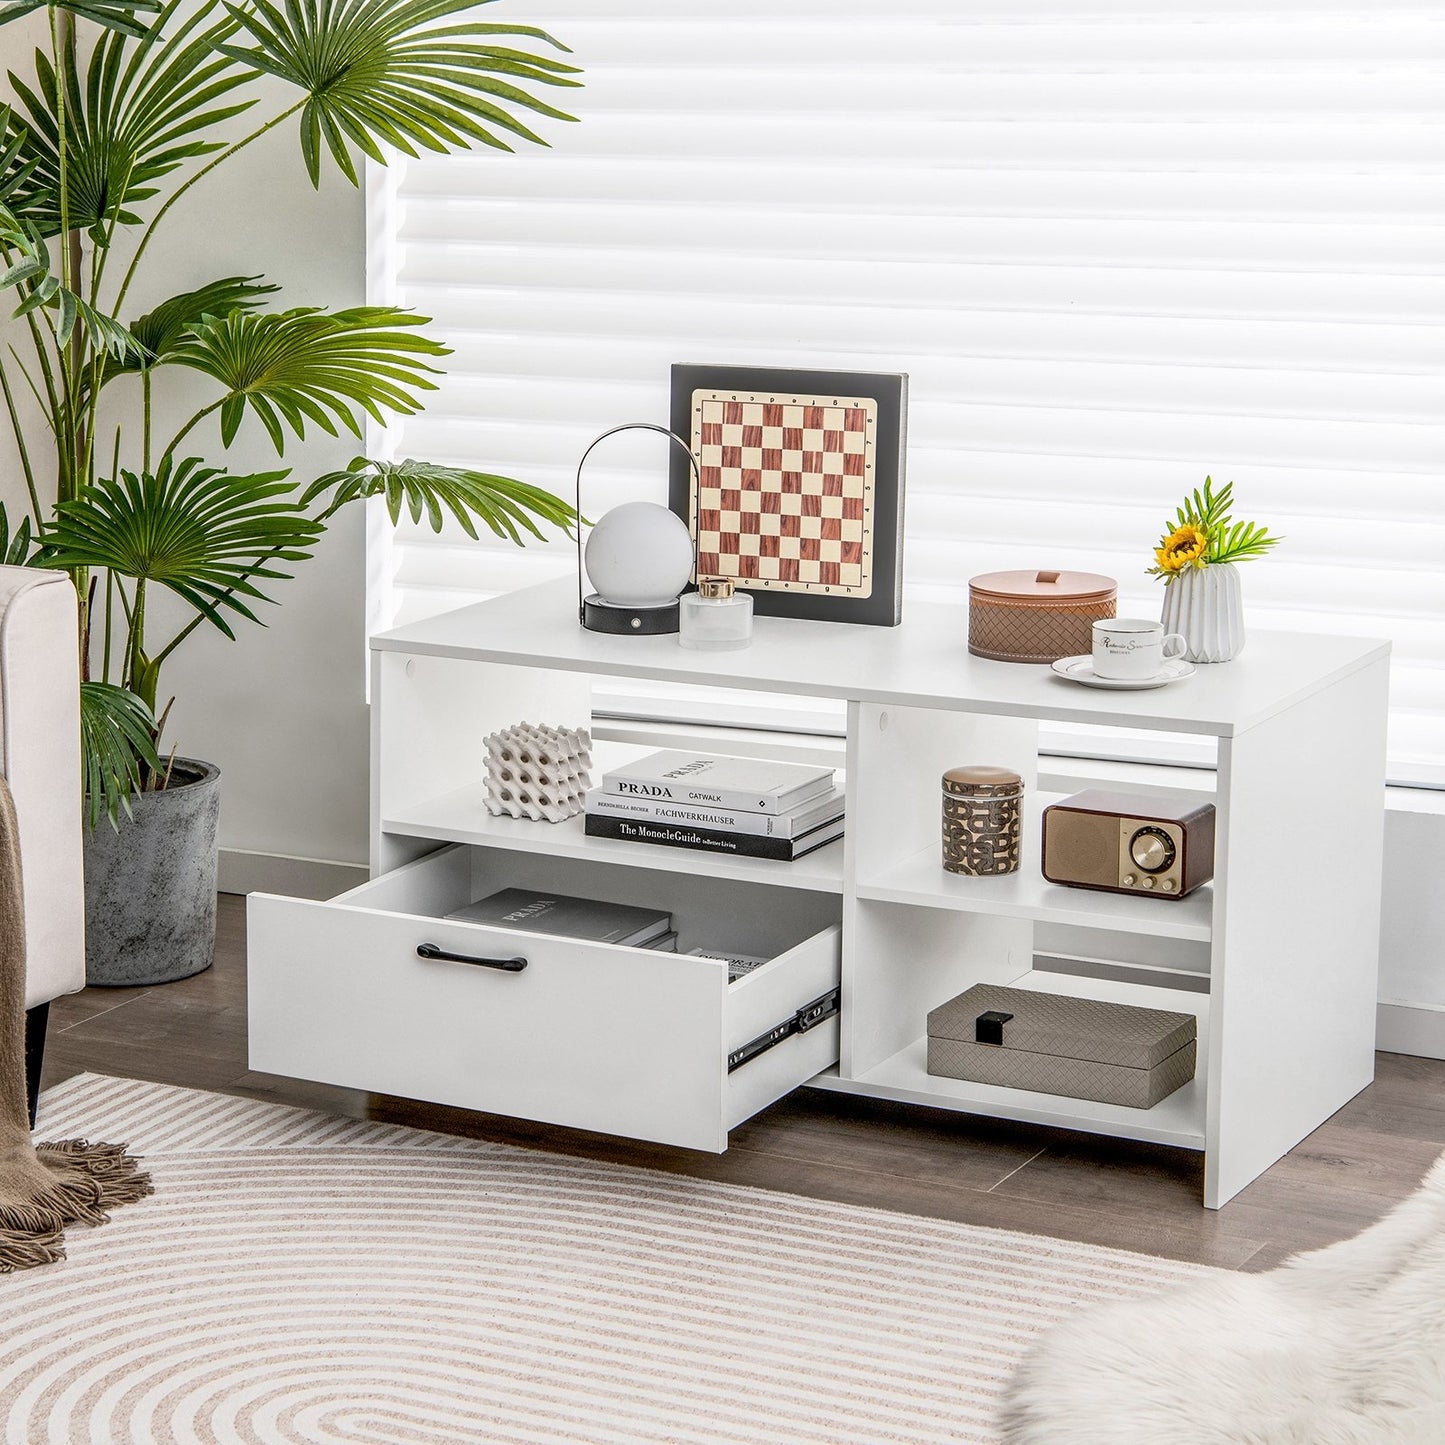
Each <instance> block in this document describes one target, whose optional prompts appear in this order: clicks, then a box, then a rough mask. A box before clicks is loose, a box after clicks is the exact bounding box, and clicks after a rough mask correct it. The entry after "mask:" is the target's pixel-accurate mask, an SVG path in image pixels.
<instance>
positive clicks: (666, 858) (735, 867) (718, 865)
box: [381, 749, 843, 893]
mask: <svg viewBox="0 0 1445 1445" xmlns="http://www.w3.org/2000/svg"><path fill="white" fill-rule="evenodd" d="M634 751H636V752H639V753H640V752H644V751H647V750H646V749H635V750H634ZM381 830H382V832H383V833H399V834H403V835H404V836H406V837H409V838H435V839H436V840H437V841H438V842H446V843H470V844H473V845H475V846H477V847H482V848H508V849H512V850H514V851H516V852H519V853H548V854H551V855H552V856H553V857H557V858H582V859H587V860H589V861H593V862H600V863H620V864H625V865H627V866H629V867H633V868H650V869H654V870H656V871H658V872H665V873H706V874H707V875H708V876H709V877H712V878H733V879H737V880H739V881H741V882H744V883H771V884H773V885H775V886H777V887H780V888H802V889H806V890H808V891H809V892H813V893H841V892H842V891H843V840H842V839H839V840H838V841H837V842H836V843H829V844H828V845H827V846H826V847H823V848H819V849H818V850H817V852H815V853H809V854H808V855H807V856H806V857H803V858H799V859H798V860H797V861H796V862H794V863H784V862H778V861H776V860H774V859H769V858H733V857H729V856H727V855H726V854H721V853H706V852H703V851H701V850H698V849H693V848H666V847H662V846H659V845H654V844H647V843H625V842H622V841H621V840H620V839H617V838H589V837H588V836H587V834H586V833H585V832H584V830H583V820H582V818H581V817H580V816H579V817H576V818H568V819H566V820H565V821H563V822H561V823H534V822H532V821H531V820H530V819H528V818H498V817H494V816H493V815H492V814H491V813H489V812H487V810H486V807H485V806H484V804H483V802H482V785H481V782H480V780H478V781H477V782H476V783H473V784H472V785H470V786H469V787H465V788H459V789H457V790H456V791H454V792H451V793H444V794H443V795H442V796H441V797H439V798H431V799H429V800H428V801H426V802H424V803H419V804H416V805H415V806H413V807H410V808H402V809H398V810H396V811H395V812H393V813H390V814H388V815H387V816H385V817H383V818H382V820H381Z"/></svg>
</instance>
